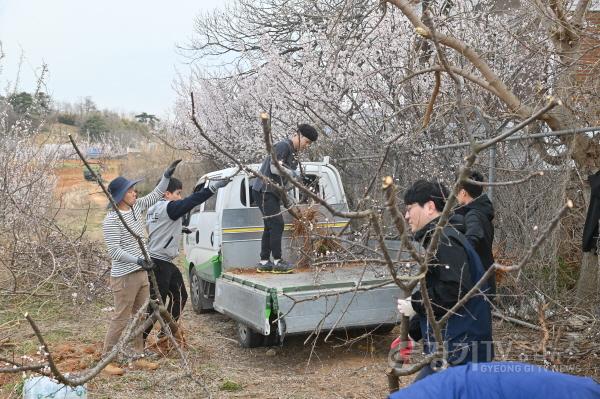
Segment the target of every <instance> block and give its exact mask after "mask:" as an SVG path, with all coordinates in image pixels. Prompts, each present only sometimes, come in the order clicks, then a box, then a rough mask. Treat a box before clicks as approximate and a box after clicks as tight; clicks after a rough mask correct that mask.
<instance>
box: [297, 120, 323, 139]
mask: <svg viewBox="0 0 600 399" xmlns="http://www.w3.org/2000/svg"><path fill="white" fill-rule="evenodd" d="M298 132H299V133H300V134H301V135H303V136H304V137H306V138H307V139H309V140H310V141H317V138H318V137H319V133H318V132H317V129H315V128H314V127H312V126H311V125H307V124H306V123H303V124H301V125H300V126H298Z"/></svg>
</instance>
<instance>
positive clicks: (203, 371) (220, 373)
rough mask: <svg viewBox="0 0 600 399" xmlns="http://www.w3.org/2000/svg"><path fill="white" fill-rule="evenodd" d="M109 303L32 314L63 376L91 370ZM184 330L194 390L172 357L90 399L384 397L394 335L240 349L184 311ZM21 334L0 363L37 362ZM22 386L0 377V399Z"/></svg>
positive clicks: (94, 387) (224, 327)
mask: <svg viewBox="0 0 600 399" xmlns="http://www.w3.org/2000/svg"><path fill="white" fill-rule="evenodd" d="M108 302H109V298H105V300H100V301H98V302H97V303H93V304H82V305H78V306H76V307H74V308H73V307H72V306H64V305H65V304H60V303H52V304H47V305H46V308H45V309H44V307H42V308H41V310H39V311H38V312H34V313H32V317H33V318H34V319H36V320H37V321H38V323H39V325H40V328H41V330H42V331H44V334H45V336H46V338H47V339H48V341H49V345H50V350H51V352H53V353H55V355H56V356H57V357H58V364H59V367H60V369H61V370H81V369H83V368H85V367H88V366H90V365H92V364H94V361H95V360H96V359H97V357H98V353H99V348H100V346H101V342H102V339H103V336H104V333H105V331H106V326H107V321H108V318H109V315H110V313H109V312H107V311H106V306H108V305H109V303H108ZM67 305H71V304H67ZM35 306H37V305H36V304H35V303H31V304H29V305H28V307H30V308H35ZM65 308H68V311H66V312H65ZM103 309H104V310H103ZM183 325H184V331H185V337H186V341H187V344H186V354H187V356H188V357H189V360H190V364H191V368H192V370H193V371H194V374H195V376H196V377H197V378H198V381H199V382H201V383H200V384H198V383H195V382H193V381H190V380H189V379H188V378H187V377H183V376H182V369H181V362H180V360H179V358H178V356H177V354H176V353H171V354H169V355H168V356H163V357H161V358H160V359H159V360H158V362H159V364H160V368H159V369H158V370H157V371H137V370H130V369H127V372H126V374H125V375H124V376H121V377H114V376H104V375H100V376H99V377H98V378H97V379H95V380H93V381H92V382H90V383H88V390H89V392H88V397H89V398H127V399H130V398H132V397H139V398H164V397H171V398H198V397H206V394H205V391H204V389H207V390H208V391H209V392H210V393H211V395H212V397H214V398H382V397H385V394H386V387H387V380H386V376H385V368H386V358H387V353H388V348H389V343H390V342H391V341H392V340H393V339H394V334H393V333H391V334H388V335H372V336H370V337H368V338H365V339H362V340H360V341H358V342H356V343H354V344H352V345H344V343H345V342H347V337H346V336H345V335H344V334H342V333H338V334H336V335H335V336H334V337H332V338H331V339H330V342H327V343H324V342H322V339H321V340H320V341H321V342H320V343H318V344H317V345H316V346H315V347H314V349H313V348H312V346H310V345H304V340H305V339H306V338H307V336H306V335H302V336H289V337H286V340H285V343H284V345H283V346H281V347H273V348H255V349H244V348H241V347H240V346H239V344H238V343H237V341H236V326H235V323H234V322H233V321H232V320H231V319H229V318H228V317H226V316H223V315H221V314H219V313H209V314H203V315H197V314H195V313H193V311H192V310H191V304H190V306H189V307H186V309H185V311H184V314H183ZM23 327H24V328H23V329H22V330H21V331H23V332H24V333H23V335H22V336H20V337H13V340H12V342H13V343H16V344H17V345H16V347H15V349H14V350H13V351H10V350H9V351H8V352H6V351H4V350H2V351H0V352H3V354H2V355H3V356H7V355H9V356H10V355H12V356H13V357H15V358H19V357H20V356H23V355H28V356H31V357H33V358H35V357H36V356H35V352H36V350H37V343H36V341H35V337H34V336H33V334H31V333H30V329H28V328H27V327H28V326H26V325H25V324H24V325H23ZM19 341H20V342H19ZM0 346H1V345H0ZM5 349H8V347H6V348H5ZM10 352H12V354H11V353H10ZM311 352H312V355H311ZM20 380H21V376H19V375H17V376H14V375H12V376H10V377H8V376H5V378H4V380H3V381H0V383H1V385H3V387H0V397H5V398H18V397H20V396H19V395H18V390H19V384H18V382H19V381H20Z"/></svg>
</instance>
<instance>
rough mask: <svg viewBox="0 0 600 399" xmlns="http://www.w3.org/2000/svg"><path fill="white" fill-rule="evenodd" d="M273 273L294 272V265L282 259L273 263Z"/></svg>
mask: <svg viewBox="0 0 600 399" xmlns="http://www.w3.org/2000/svg"><path fill="white" fill-rule="evenodd" d="M273 273H277V274H288V273H294V265H290V264H289V263H287V262H286V261H285V260H283V259H281V260H280V261H279V262H277V263H275V264H274V265H273Z"/></svg>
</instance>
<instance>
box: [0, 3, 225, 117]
mask: <svg viewBox="0 0 600 399" xmlns="http://www.w3.org/2000/svg"><path fill="white" fill-rule="evenodd" d="M222 4H223V1H222V0H221V1H219V0H175V1H164V0H120V1H117V0H101V1H100V0H96V1H86V0H0V41H1V42H2V46H3V50H4V53H5V58H4V59H3V61H2V63H1V68H2V70H1V71H0V90H1V91H2V94H4V93H5V90H6V87H7V81H9V82H11V83H12V84H14V81H15V79H16V76H17V70H18V65H19V58H20V55H21V53H23V55H24V63H23V66H22V69H21V75H20V84H19V88H20V90H22V91H32V90H33V89H34V87H35V83H34V82H35V80H36V78H35V75H36V71H37V72H38V73H39V68H40V65H41V64H42V63H46V64H47V65H48V68H49V74H48V79H47V81H46V84H47V89H48V92H49V94H50V95H51V96H52V97H53V98H54V99H55V100H58V101H68V102H77V101H79V100H80V99H81V98H83V97H86V96H90V97H91V98H92V100H93V101H94V102H95V103H96V104H97V105H98V107H99V108H101V109H104V108H108V109H111V110H115V111H119V112H148V113H151V114H156V115H163V114H164V112H165V111H167V110H168V109H169V108H170V107H171V106H172V104H173V101H174V98H175V95H174V92H173V90H172V88H171V87H172V86H171V83H172V81H173V78H174V76H175V73H176V70H179V71H181V72H185V71H187V69H188V67H187V66H186V65H185V63H184V61H185V60H184V59H183V58H182V57H181V56H179V55H177V54H176V51H175V45H176V44H177V43H179V44H185V43H187V41H188V39H189V38H190V37H191V36H192V34H193V23H194V17H195V16H196V15H197V14H198V13H199V12H200V11H202V10H211V9H213V8H215V7H218V6H221V5H222Z"/></svg>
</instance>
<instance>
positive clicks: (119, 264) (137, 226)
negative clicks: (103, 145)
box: [102, 177, 169, 277]
mask: <svg viewBox="0 0 600 399" xmlns="http://www.w3.org/2000/svg"><path fill="white" fill-rule="evenodd" d="M168 185H169V179H167V178H165V177H163V178H162V179H161V180H160V183H158V186H156V187H155V188H154V190H152V192H151V193H150V194H148V195H146V196H144V197H141V198H138V199H137V201H136V202H135V204H134V205H133V207H132V208H131V209H130V210H128V211H121V214H122V215H123V219H125V222H126V223H127V225H128V226H129V228H130V229H131V230H133V231H134V232H135V233H136V234H137V235H138V236H140V237H142V241H144V246H145V247H146V238H145V234H144V233H145V229H144V224H145V218H144V215H143V212H144V211H145V210H146V209H148V208H149V207H151V206H152V205H154V204H155V203H157V202H158V201H159V200H160V199H161V198H162V197H163V193H164V192H165V190H166V189H167V186H168ZM102 231H103V233H104V242H105V243H106V247H107V249H108V254H109V255H110V257H111V259H112V268H111V270H110V275H111V276H112V277H121V276H124V275H126V274H129V273H133V272H135V271H138V270H140V269H141V267H140V266H139V265H138V264H137V260H138V258H143V257H144V255H143V253H142V250H141V248H140V246H139V244H138V242H137V240H136V239H135V238H134V237H133V236H132V235H131V234H130V233H129V232H128V231H127V229H126V228H125V226H123V223H121V220H120V219H119V216H118V215H117V213H116V212H115V211H114V210H112V209H111V210H110V211H109V212H108V213H107V214H106V217H105V218H104V223H103V224H102ZM146 249H147V247H146Z"/></svg>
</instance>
